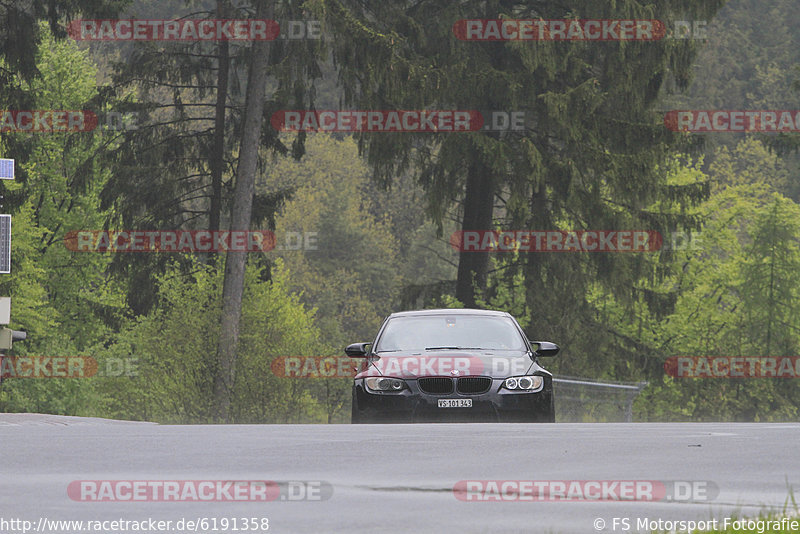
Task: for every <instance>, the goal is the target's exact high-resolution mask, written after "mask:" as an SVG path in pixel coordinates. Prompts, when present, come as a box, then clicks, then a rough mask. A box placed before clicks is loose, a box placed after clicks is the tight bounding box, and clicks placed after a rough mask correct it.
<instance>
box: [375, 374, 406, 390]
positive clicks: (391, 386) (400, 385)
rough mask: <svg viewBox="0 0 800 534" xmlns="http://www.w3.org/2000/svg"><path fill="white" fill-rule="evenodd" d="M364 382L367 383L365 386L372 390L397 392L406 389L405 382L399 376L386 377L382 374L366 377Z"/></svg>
mask: <svg viewBox="0 0 800 534" xmlns="http://www.w3.org/2000/svg"><path fill="white" fill-rule="evenodd" d="M365 382H366V383H367V388H369V389H371V390H372V391H381V392H398V391H403V390H404V389H406V383H405V382H404V381H403V380H400V379H399V378H386V377H383V376H377V377H372V378H367V379H366V380H365Z"/></svg>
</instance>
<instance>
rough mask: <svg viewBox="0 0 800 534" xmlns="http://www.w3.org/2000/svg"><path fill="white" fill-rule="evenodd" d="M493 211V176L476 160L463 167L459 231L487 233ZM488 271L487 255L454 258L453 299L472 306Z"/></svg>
mask: <svg viewBox="0 0 800 534" xmlns="http://www.w3.org/2000/svg"><path fill="white" fill-rule="evenodd" d="M493 212H494V177H493V176H492V175H491V171H490V169H488V168H487V167H486V166H485V165H484V164H483V163H481V162H480V161H479V160H478V158H477V157H474V158H473V160H472V161H471V162H470V164H469V166H468V167H467V186H466V191H465V194H464V218H463V220H462V222H461V229H462V230H463V231H469V230H491V229H492V222H493V219H492V215H493ZM488 271H489V253H488V252H464V251H461V252H460V253H459V256H458V279H457V280H456V298H457V299H458V300H459V301H461V303H462V304H463V305H464V306H466V307H467V308H474V307H475V306H476V303H475V296H476V289H477V291H478V292H482V291H483V290H485V289H486V282H487V278H488Z"/></svg>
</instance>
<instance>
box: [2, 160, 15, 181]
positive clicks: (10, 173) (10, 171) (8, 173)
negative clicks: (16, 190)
mask: <svg viewBox="0 0 800 534" xmlns="http://www.w3.org/2000/svg"><path fill="white" fill-rule="evenodd" d="M13 179H14V160H13V159H0V180H13Z"/></svg>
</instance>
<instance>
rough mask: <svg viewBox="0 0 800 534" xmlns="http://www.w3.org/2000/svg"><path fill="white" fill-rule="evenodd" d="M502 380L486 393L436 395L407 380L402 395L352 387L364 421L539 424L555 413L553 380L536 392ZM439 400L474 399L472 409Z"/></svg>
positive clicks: (358, 385)
mask: <svg viewBox="0 0 800 534" xmlns="http://www.w3.org/2000/svg"><path fill="white" fill-rule="evenodd" d="M502 383H503V379H493V380H492V385H491V387H490V388H489V390H488V391H487V392H486V393H482V394H478V395H473V394H461V393H457V392H455V391H454V392H453V393H450V394H441V395H434V394H429V393H424V392H422V391H421V390H420V389H419V387H418V385H417V382H416V380H406V384H407V385H408V387H409V389H406V390H403V391H402V392H400V393H373V392H371V391H369V390H368V389H367V388H366V386H365V384H364V380H363V379H357V380H356V381H355V383H354V385H353V395H354V399H355V406H356V407H357V411H358V417H359V419H360V420H361V421H363V422H379V423H418V422H539V421H545V420H547V418H548V416H549V414H551V413H552V402H553V389H552V380H551V379H550V377H545V383H544V386H543V388H542V389H541V390H540V391H538V392H535V393H530V392H526V391H510V390H507V389H504V388H501V385H502ZM439 399H472V407H470V408H440V407H439Z"/></svg>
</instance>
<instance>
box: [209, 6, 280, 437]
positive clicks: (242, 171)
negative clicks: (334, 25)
mask: <svg viewBox="0 0 800 534" xmlns="http://www.w3.org/2000/svg"><path fill="white" fill-rule="evenodd" d="M266 3H267V1H266V0H261V1H260V2H258V7H257V12H256V18H258V19H264V18H272V13H273V6H272V3H270V7H267V5H266ZM269 49H270V46H269V42H268V41H256V42H255V43H253V46H252V53H251V56H250V72H249V74H248V77H247V95H246V97H245V119H244V128H243V130H242V141H241V144H240V150H239V165H238V168H237V169H236V188H235V190H234V193H233V208H232V211H231V225H230V229H231V230H249V229H250V218H251V214H252V210H253V193H254V192H255V178H256V167H257V164H258V147H259V144H260V140H261V126H262V120H263V114H264V93H265V90H266V81H267V66H268V65H267V61H268V59H267V58H268V57H269ZM246 259H247V252H228V253H227V255H226V257H225V280H224V283H223V287H222V321H221V323H222V325H221V331H220V336H219V348H218V352H217V358H218V362H219V367H218V369H217V375H216V377H215V380H214V398H215V400H216V403H217V408H218V420H219V421H220V422H226V423H227V422H231V414H230V405H231V394H232V392H233V385H234V379H235V372H236V351H237V346H238V342H239V322H240V320H241V316H242V294H243V293H244V274H245V261H246Z"/></svg>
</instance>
